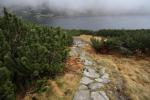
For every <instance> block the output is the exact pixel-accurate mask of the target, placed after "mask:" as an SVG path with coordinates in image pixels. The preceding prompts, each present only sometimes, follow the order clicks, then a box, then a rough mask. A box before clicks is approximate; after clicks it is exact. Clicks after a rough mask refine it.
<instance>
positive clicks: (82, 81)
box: [80, 77, 94, 85]
mask: <svg viewBox="0 0 150 100" xmlns="http://www.w3.org/2000/svg"><path fill="white" fill-rule="evenodd" d="M93 82H94V80H92V79H90V78H88V77H83V78H82V79H81V81H80V83H81V84H84V85H88V84H90V83H93Z"/></svg>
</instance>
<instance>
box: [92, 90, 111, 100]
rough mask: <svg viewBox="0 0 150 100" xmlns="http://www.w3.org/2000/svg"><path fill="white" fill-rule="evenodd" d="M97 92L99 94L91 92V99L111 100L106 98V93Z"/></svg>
mask: <svg viewBox="0 0 150 100" xmlns="http://www.w3.org/2000/svg"><path fill="white" fill-rule="evenodd" d="M102 93H103V94H101V92H99V91H97V92H91V99H92V100H109V98H108V97H107V96H106V94H105V92H102Z"/></svg>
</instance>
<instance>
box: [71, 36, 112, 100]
mask: <svg viewBox="0 0 150 100" xmlns="http://www.w3.org/2000/svg"><path fill="white" fill-rule="evenodd" d="M85 45H88V43H86V42H83V41H81V40H80V39H74V46H73V47H72V50H71V52H70V54H71V55H72V56H79V57H80V59H81V61H82V62H83V65H84V70H83V77H82V78H81V81H80V85H79V88H78V90H77V92H76V93H75V96H74V98H73V100H109V98H108V96H107V95H106V93H105V91H102V89H101V88H103V87H104V86H105V85H106V84H108V83H109V82H110V79H109V74H108V73H106V71H105V68H104V67H103V66H100V65H98V64H97V63H96V62H94V61H93V60H92V59H91V58H90V57H89V56H88V55H87V54H86V52H85V51H84V50H83V49H82V47H83V46H85Z"/></svg>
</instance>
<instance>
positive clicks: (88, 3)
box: [0, 0, 150, 15]
mask: <svg viewBox="0 0 150 100" xmlns="http://www.w3.org/2000/svg"><path fill="white" fill-rule="evenodd" d="M0 4H1V5H5V6H12V7H26V6H31V7H35V8H38V7H39V6H41V5H43V4H45V5H47V6H48V7H49V8H50V9H51V10H52V11H55V12H64V13H67V14H68V15H75V14H86V13H89V14H93V15H94V14H96V15H103V14H150V0H0Z"/></svg>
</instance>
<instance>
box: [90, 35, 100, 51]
mask: <svg viewBox="0 0 150 100" xmlns="http://www.w3.org/2000/svg"><path fill="white" fill-rule="evenodd" d="M90 40H91V46H92V47H93V48H94V50H95V51H96V52H97V53H98V52H100V49H101V46H102V42H101V41H100V40H98V39H96V38H91V39H90Z"/></svg>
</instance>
